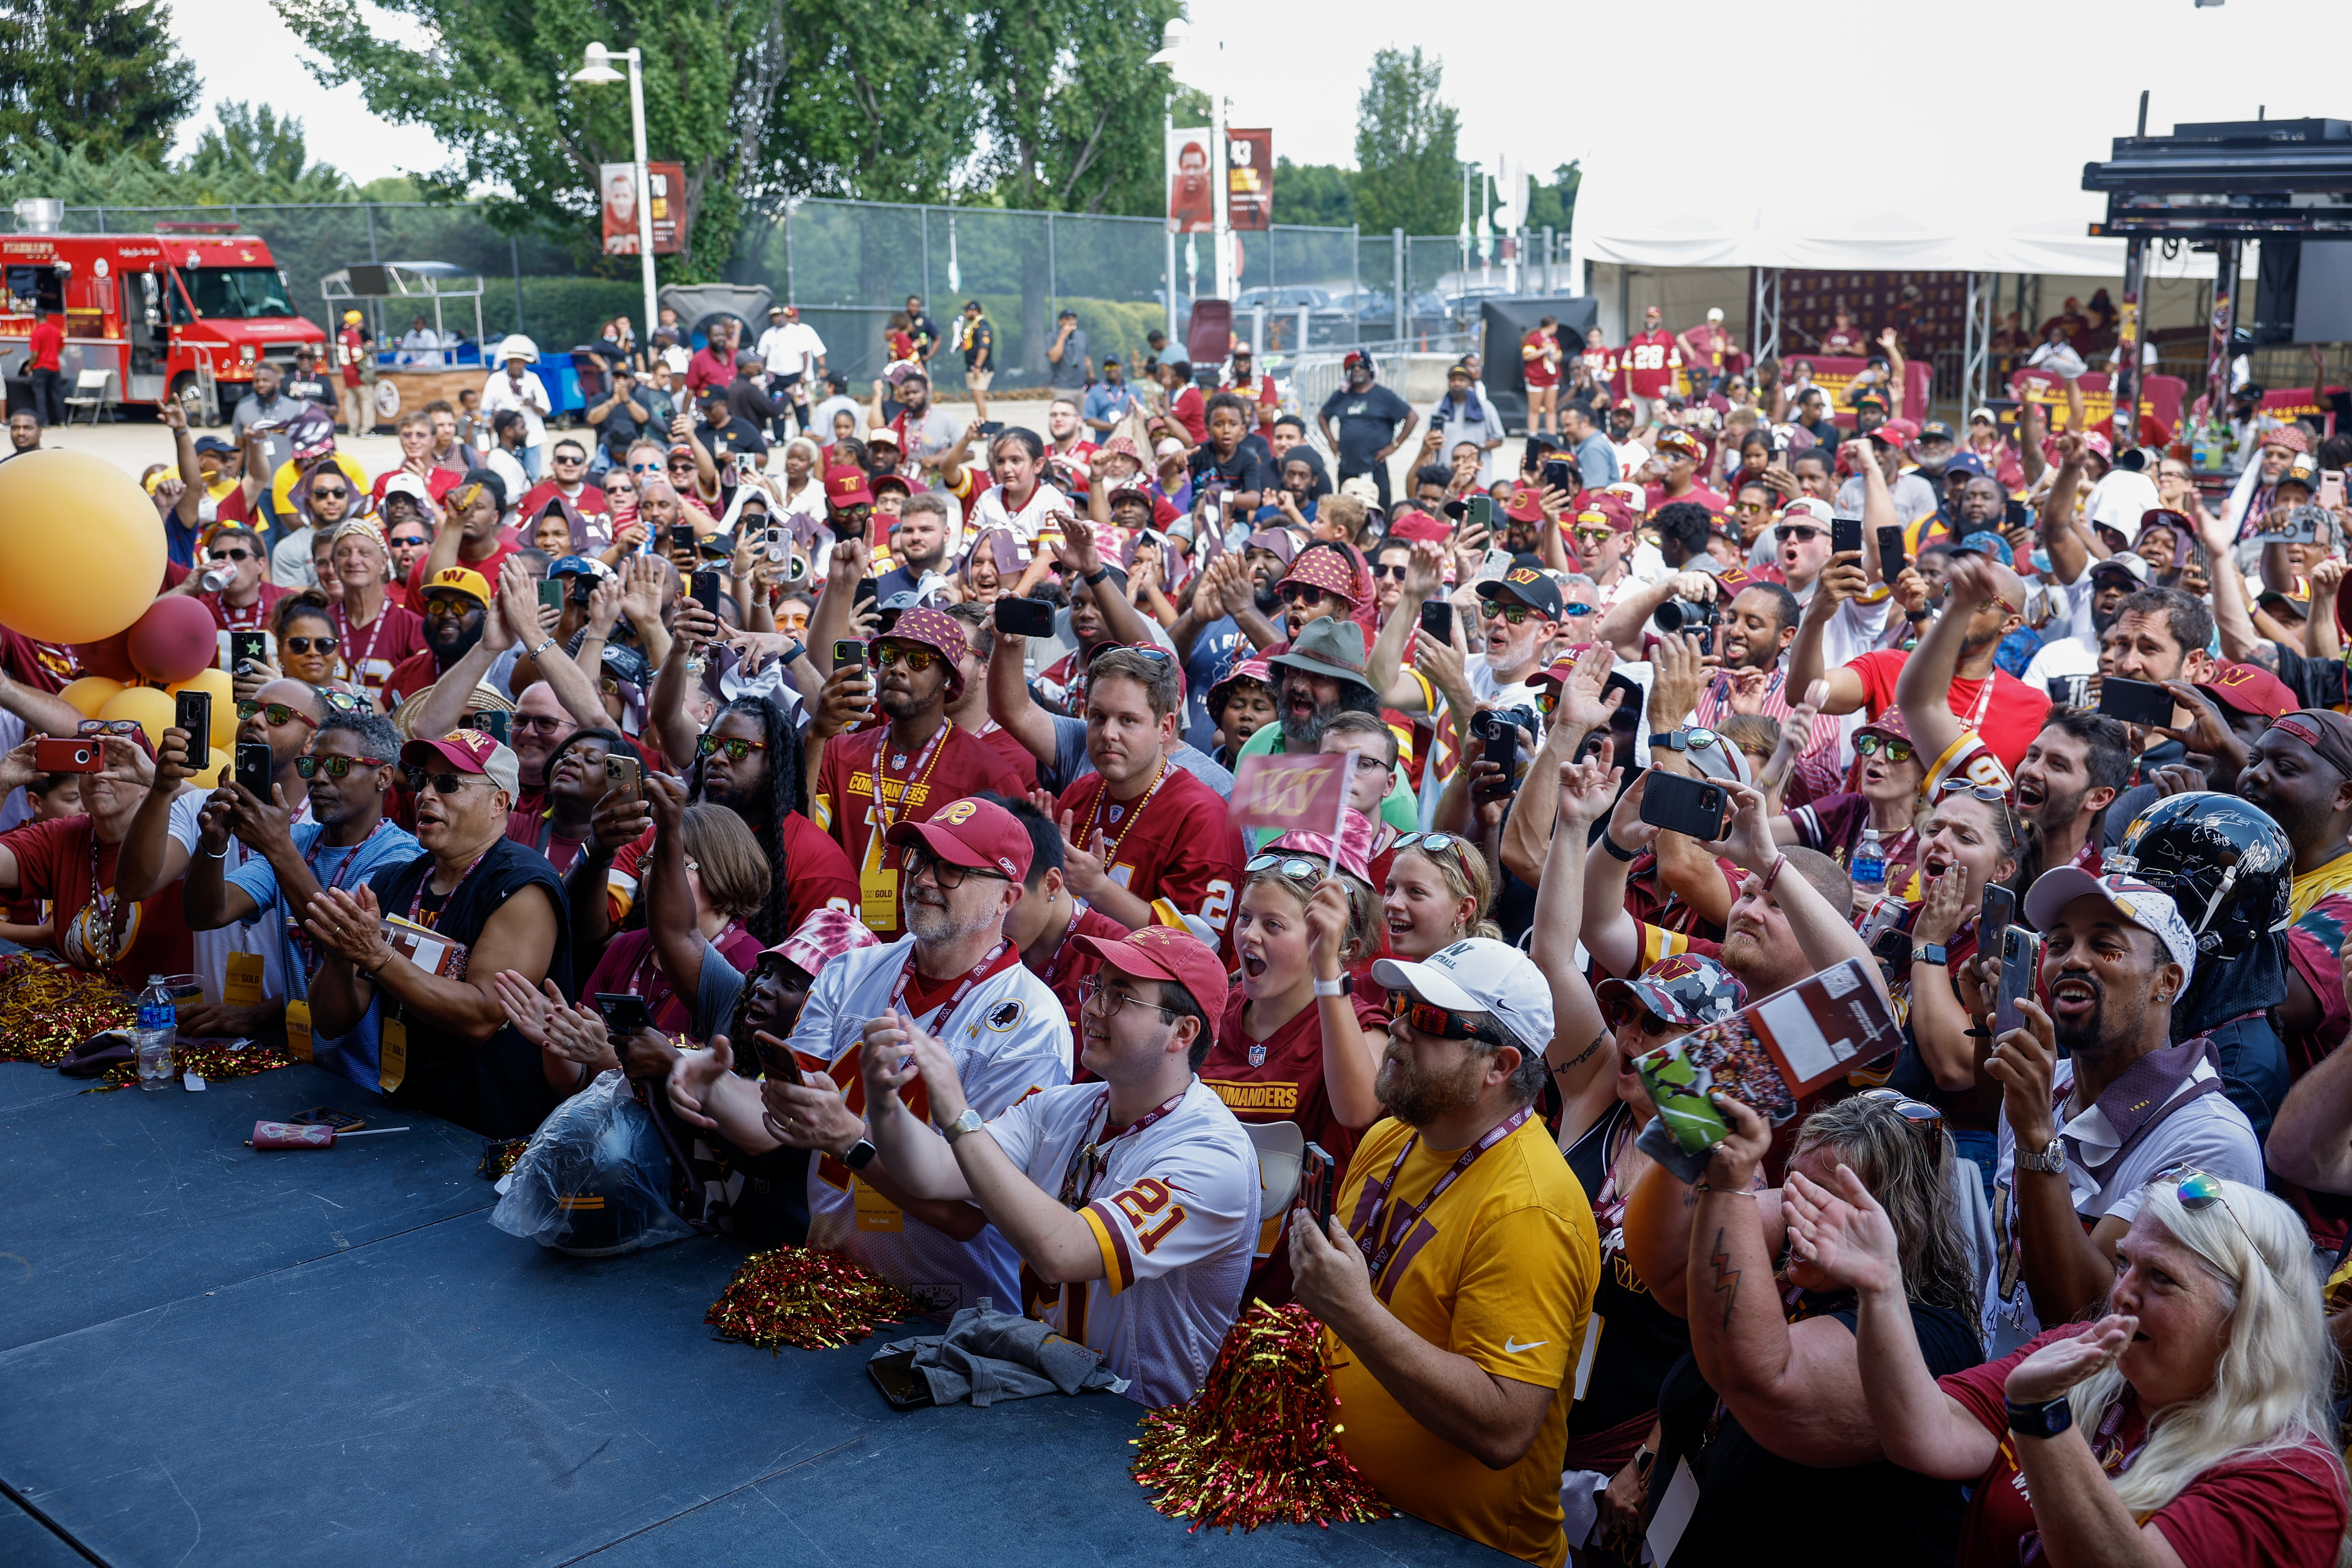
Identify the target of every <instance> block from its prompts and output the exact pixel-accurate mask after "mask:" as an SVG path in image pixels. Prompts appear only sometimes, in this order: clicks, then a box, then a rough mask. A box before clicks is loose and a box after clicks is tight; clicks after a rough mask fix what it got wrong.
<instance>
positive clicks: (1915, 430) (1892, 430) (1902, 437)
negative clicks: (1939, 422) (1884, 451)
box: [1870, 419, 1919, 447]
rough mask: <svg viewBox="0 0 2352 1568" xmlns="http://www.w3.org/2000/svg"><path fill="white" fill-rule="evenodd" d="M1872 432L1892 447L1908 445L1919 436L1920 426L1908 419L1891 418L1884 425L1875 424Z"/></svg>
mask: <svg viewBox="0 0 2352 1568" xmlns="http://www.w3.org/2000/svg"><path fill="white" fill-rule="evenodd" d="M1870 433H1871V435H1872V437H1874V438H1875V439H1877V440H1881V441H1884V442H1885V443H1886V444H1887V445H1888V446H1890V447H1908V446H1909V445H1910V444H1911V443H1912V442H1914V441H1916V440H1917V439H1918V438H1919V426H1916V425H1914V424H1912V423H1911V421H1909V420H1908V419H1889V420H1888V421H1886V423H1885V424H1884V425H1879V426H1874V427H1873V428H1872V430H1871V432H1870Z"/></svg>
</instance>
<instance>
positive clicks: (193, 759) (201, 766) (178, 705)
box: [172, 691, 213, 773]
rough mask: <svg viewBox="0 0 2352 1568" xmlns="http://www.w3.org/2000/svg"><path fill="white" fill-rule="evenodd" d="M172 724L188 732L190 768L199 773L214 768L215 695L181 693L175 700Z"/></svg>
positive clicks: (208, 693)
mask: <svg viewBox="0 0 2352 1568" xmlns="http://www.w3.org/2000/svg"><path fill="white" fill-rule="evenodd" d="M172 722H173V725H174V726H175V727H177V728H179V729H182V730H185V731H187V732H188V766H190V767H192V768H194V769H195V770H196V771H197V772H199V773H202V772H203V771H204V770H205V769H206V768H208V767H210V766H212V763H213V753H212V739H213V694H212V693H211V692H209V691H183V692H181V693H179V694H178V695H177V696H176V697H174V698H173V702H172Z"/></svg>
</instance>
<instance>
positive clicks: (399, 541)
mask: <svg viewBox="0 0 2352 1568" xmlns="http://www.w3.org/2000/svg"><path fill="white" fill-rule="evenodd" d="M392 547H393V548H394V550H422V549H424V548H425V536H424V535H423V534H421V533H403V534H395V535H394V537H393V541H392Z"/></svg>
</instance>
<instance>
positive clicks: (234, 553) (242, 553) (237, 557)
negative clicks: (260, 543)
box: [210, 550, 253, 561]
mask: <svg viewBox="0 0 2352 1568" xmlns="http://www.w3.org/2000/svg"><path fill="white" fill-rule="evenodd" d="M210 554H211V556H212V558H213V559H214V560H215V561H250V560H252V559H253V552H252V551H250V550H215V551H212V552H210Z"/></svg>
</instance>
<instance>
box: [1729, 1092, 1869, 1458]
mask: <svg viewBox="0 0 2352 1568" xmlns="http://www.w3.org/2000/svg"><path fill="white" fill-rule="evenodd" d="M1715 1103H1716V1105H1717V1108H1718V1109H1719V1110H1722V1111H1723V1113H1724V1115H1725V1117H1726V1118H1727V1120H1728V1121H1730V1123H1731V1136H1730V1137H1728V1138H1727V1139H1725V1140H1724V1141H1723V1142H1721V1143H1719V1144H1717V1146H1716V1150H1715V1154H1714V1158H1713V1159H1711V1160H1710V1161H1709V1162H1708V1163H1707V1168H1706V1176H1705V1178H1704V1179H1703V1180H1702V1181H1701V1182H1700V1183H1699V1184H1698V1186H1697V1187H1696V1189H1695V1190H1696V1195H1697V1199H1698V1202H1697V1205H1696V1207H1695V1208H1694V1209H1693V1210H1692V1211H1691V1231H1690V1265H1689V1273H1688V1275H1687V1276H1686V1278H1685V1284H1684V1289H1685V1305H1686V1306H1687V1308H1688V1310H1689V1321H1690V1331H1691V1353H1692V1354H1693V1355H1694V1356H1695V1357H1696V1358H1697V1361H1698V1366H1699V1371H1700V1373H1702V1374H1703V1375H1704V1376H1705V1377H1706V1381H1707V1385H1708V1386H1709V1387H1711V1388H1713V1389H1714V1390H1715V1392H1716V1393H1717V1394H1718V1395H1720V1396H1721V1397H1722V1399H1723V1401H1724V1403H1725V1404H1726V1405H1729V1406H1730V1407H1731V1412H1732V1414H1733V1415H1737V1416H1738V1417H1739V1424H1740V1425H1741V1426H1744V1427H1746V1428H1747V1429H1748V1435H1749V1436H1752V1437H1754V1438H1755V1439H1756V1441H1758V1442H1759V1443H1761V1444H1763V1445H1764V1447H1768V1448H1769V1449H1771V1450H1772V1451H1773V1452H1774V1453H1776V1454H1779V1455H1780V1456H1781V1457H1782V1458H1788V1459H1793V1460H1795V1461H1796V1462H1797V1463H1798V1464H1801V1465H1815V1466H1822V1467H1830V1466H1842V1465H1859V1464H1864V1463H1866V1462H1868V1461H1870V1460H1872V1459H1875V1458H1881V1457H1883V1456H1882V1453H1881V1450H1880V1448H1879V1446H1878V1437H1877V1435H1876V1433H1875V1432H1874V1429H1873V1428H1872V1426H1871V1422H1870V1411H1869V1406H1868V1402H1867V1401H1866V1400H1865V1399H1864V1397H1863V1391H1862V1374H1861V1372H1860V1369H1859V1364H1858V1362H1857V1359H1856V1357H1855V1355H1854V1341H1853V1331H1852V1330H1850V1329H1848V1328H1847V1327H1846V1326H1845V1324H1843V1323H1842V1322H1840V1321H1838V1320H1837V1319H1835V1318H1833V1317H1819V1318H1808V1319H1807V1320H1805V1321H1803V1322H1801V1323H1793V1324H1792V1323H1790V1322H1789V1321H1788V1320H1787V1319H1786V1318H1785V1317H1783V1316H1782V1314H1781V1310H1780V1282H1779V1281H1778V1280H1777V1279H1774V1278H1773V1269H1772V1263H1773V1254H1774V1252H1775V1251H1777V1250H1778V1249H1779V1247H1780V1240H1781V1237H1782V1235H1783V1234H1784V1233H1783V1229H1782V1226H1781V1223H1780V1205H1779V1201H1778V1199H1779V1194H1778V1193H1774V1194H1769V1198H1768V1195H1767V1194H1762V1193H1759V1192H1758V1191H1757V1190H1756V1185H1755V1184H1756V1176H1757V1172H1758V1169H1759V1166H1760V1165H1761V1164H1762V1163H1763V1159H1764V1151H1765V1150H1766V1149H1767V1148H1768V1147H1769V1145H1770V1143H1771V1141H1772V1130H1771V1128H1770V1127H1769V1125H1768V1124H1767V1123H1766V1122H1765V1121H1764V1119H1763V1118H1762V1117H1761V1116H1759V1115H1758V1114H1757V1113H1756V1112H1754V1111H1753V1110H1748V1107H1746V1106H1745V1105H1742V1104H1740V1103H1739V1102H1738V1100H1732V1099H1729V1098H1728V1097H1727V1096H1723V1095H1717V1096H1716V1100H1715ZM1768 1203H1769V1207H1770V1209H1771V1214H1770V1216H1769V1221H1770V1229H1771V1233H1772V1236H1771V1241H1770V1243H1769V1246H1768V1243H1767V1241H1766V1237H1765V1233H1766V1226H1767V1216H1766V1214H1765V1209H1766V1207H1767V1206H1768Z"/></svg>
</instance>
